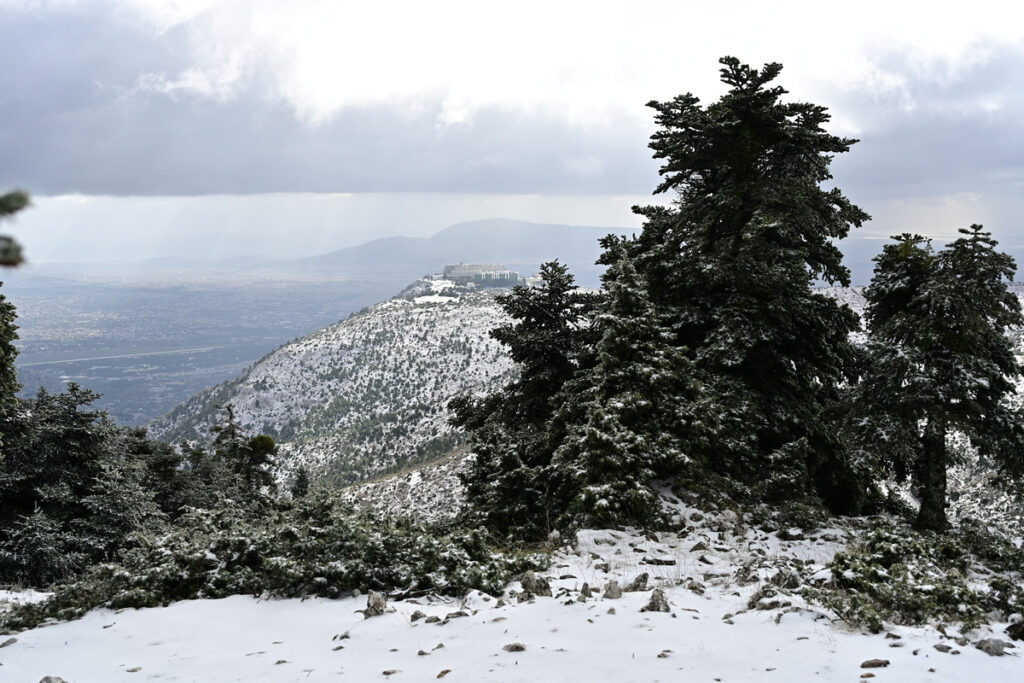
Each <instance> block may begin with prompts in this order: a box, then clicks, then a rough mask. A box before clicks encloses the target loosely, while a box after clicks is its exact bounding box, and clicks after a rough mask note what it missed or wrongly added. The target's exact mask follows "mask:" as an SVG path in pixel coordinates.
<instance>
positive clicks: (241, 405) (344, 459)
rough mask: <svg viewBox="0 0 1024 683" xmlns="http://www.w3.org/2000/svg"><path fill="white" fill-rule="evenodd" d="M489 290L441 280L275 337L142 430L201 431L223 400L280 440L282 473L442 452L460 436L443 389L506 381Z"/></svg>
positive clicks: (359, 467)
mask: <svg viewBox="0 0 1024 683" xmlns="http://www.w3.org/2000/svg"><path fill="white" fill-rule="evenodd" d="M502 315H503V314H502V312H501V310H500V308H499V307H498V306H497V304H496V303H495V302H494V292H489V291H479V292H472V291H459V290H457V289H456V288H454V287H453V286H452V283H450V282H446V281H443V280H434V281H423V282H419V283H416V284H415V285H413V286H412V287H410V288H409V289H407V290H406V291H405V292H403V293H402V295H400V296H398V297H396V298H394V299H391V300H388V301H385V302H383V303H380V304H377V305H376V306H373V307H371V308H369V309H366V310H364V311H362V312H360V313H358V314H356V315H354V316H352V317H351V318H349V319H348V320H345V321H342V322H339V323H337V324H335V325H332V326H330V327H327V328H325V329H323V330H320V331H319V332H316V333H314V334H311V335H309V336H308V337H304V338H302V339H298V340H296V341H294V342H291V343H289V344H286V345H284V346H282V347H281V348H279V349H278V350H276V351H274V352H273V353H271V354H269V355H268V356H266V357H265V358H263V359H262V360H260V361H258V362H257V363H255V364H254V365H253V366H252V367H251V368H250V369H248V370H247V371H246V372H245V373H243V374H242V375H241V376H240V377H238V378H237V379H235V380H232V381H230V382H226V383H224V384H220V385H217V386H215V387H213V388H211V389H209V390H207V391H204V392H202V393H200V394H197V395H196V396H194V397H193V398H192V399H190V400H189V401H188V402H187V403H184V404H182V405H180V406H178V407H177V408H175V409H174V410H173V411H172V412H171V413H170V414H168V415H167V416H166V417H164V418H162V419H160V420H158V421H156V422H155V423H154V424H153V425H152V427H151V431H152V433H153V434H154V435H155V436H157V437H159V438H164V439H169V440H174V441H184V440H190V439H205V438H207V437H208V434H209V431H208V430H209V427H210V426H211V425H212V424H213V423H214V422H215V421H216V420H217V419H218V416H219V414H220V406H224V405H226V404H231V405H232V406H233V407H234V410H235V414H236V416H237V418H238V420H239V422H240V423H241V424H242V426H243V427H244V428H245V429H246V431H247V432H249V433H252V434H256V433H266V434H270V435H272V436H274V437H275V439H276V440H277V441H278V442H279V443H280V445H281V460H282V464H283V466H284V471H285V474H286V475H287V473H288V472H291V471H294V469H295V468H296V467H298V466H299V465H300V464H305V465H307V466H308V467H309V468H310V469H311V470H312V471H313V472H315V473H319V474H323V475H326V476H328V477H329V478H331V479H333V480H335V481H338V482H342V483H348V482H353V481H359V480H361V479H364V478H366V477H368V476H372V475H374V474H377V473H380V472H381V471H384V470H387V469H390V468H396V467H401V466H404V465H409V464H413V463H416V462H422V461H424V460H429V459H432V458H436V457H439V456H442V455H444V454H446V453H449V452H451V451H452V449H454V448H456V447H457V446H458V445H459V443H460V439H461V435H459V434H457V433H456V432H455V431H454V430H453V429H452V428H451V427H450V426H449V425H448V417H449V413H448V410H447V408H446V405H447V403H448V401H450V400H451V399H452V398H453V397H455V396H457V395H460V394H463V393H469V392H475V391H484V390H487V389H489V388H493V387H494V386H496V383H498V382H501V381H504V380H506V379H507V378H508V376H509V373H510V372H511V370H512V363H511V360H510V359H509V358H508V356H507V354H506V353H505V351H504V349H503V348H502V347H501V346H500V345H499V344H498V343H497V342H495V341H493V340H492V339H491V338H490V337H489V336H488V332H489V330H490V329H491V328H493V327H495V325H497V324H499V323H500V322H501V321H502V319H503V318H502Z"/></svg>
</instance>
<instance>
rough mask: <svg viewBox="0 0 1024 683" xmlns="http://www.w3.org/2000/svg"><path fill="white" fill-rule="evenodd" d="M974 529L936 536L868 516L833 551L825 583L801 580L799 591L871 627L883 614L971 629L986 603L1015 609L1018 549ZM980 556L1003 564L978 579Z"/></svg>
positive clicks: (888, 618)
mask: <svg viewBox="0 0 1024 683" xmlns="http://www.w3.org/2000/svg"><path fill="white" fill-rule="evenodd" d="M974 531H975V530H973V529H972V530H964V531H963V532H962V533H961V534H958V535H950V536H943V535H938V534H934V533H930V532H917V531H914V530H912V529H910V528H909V527H906V526H903V525H896V524H893V523H891V522H889V521H880V522H876V523H874V524H873V526H872V528H871V529H870V530H868V531H866V532H865V533H864V534H863V535H862V536H861V537H860V538H859V539H858V541H857V542H856V543H855V544H853V545H851V546H849V548H848V549H847V550H846V551H844V552H839V553H836V555H835V558H834V559H833V561H832V563H831V564H830V565H829V568H830V569H831V570H832V581H831V583H830V584H829V585H828V586H825V587H822V588H805V589H804V591H803V595H804V597H806V598H808V599H810V600H813V601H816V602H818V603H820V604H822V605H824V606H826V607H828V608H830V609H831V610H833V611H834V612H835V613H836V614H837V615H838V616H839V617H840V618H842V619H843V620H844V621H847V622H849V623H851V624H855V625H858V626H863V627H866V628H868V629H869V630H871V631H872V632H875V633H877V632H879V631H881V630H882V629H883V628H884V622H892V623H896V624H923V623H959V624H961V625H962V626H963V628H965V629H971V628H974V627H976V626H978V625H979V624H981V623H983V622H984V621H986V617H987V615H988V613H989V612H991V611H997V612H999V613H1001V614H1002V616H1003V617H1006V616H1008V615H1009V614H1011V613H1013V612H1019V611H1020V610H1021V604H1022V597H1024V592H1022V590H1021V585H1020V582H1021V576H1020V574H1019V573H1018V572H1019V568H1020V567H1022V566H1024V564H1022V562H1024V553H1022V552H1021V550H1020V549H1019V548H1017V547H1016V546H1014V545H1013V544H1012V543H1010V542H1009V541H1007V540H1005V539H1000V538H998V537H996V536H995V535H992V534H989V535H988V536H987V537H986V539H985V540H984V541H979V540H978V537H977V536H976V535H975V533H974ZM997 558H998V561H996V560H997ZM1007 562H1010V563H1014V562H1015V564H1006V563H1007ZM985 563H989V564H990V565H991V566H992V567H993V568H999V569H1011V571H1010V573H1008V574H1007V573H1004V574H1000V575H998V576H996V577H995V578H993V579H992V580H991V581H990V582H989V583H988V584H987V586H986V583H985V582H984V581H983V580H982V578H983V575H984V573H985ZM1000 565H1001V566H1000ZM979 570H980V571H979Z"/></svg>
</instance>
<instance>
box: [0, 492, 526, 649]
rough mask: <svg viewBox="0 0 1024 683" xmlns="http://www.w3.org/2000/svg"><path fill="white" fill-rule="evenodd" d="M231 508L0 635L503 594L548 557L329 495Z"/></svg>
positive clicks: (194, 515)
mask: <svg viewBox="0 0 1024 683" xmlns="http://www.w3.org/2000/svg"><path fill="white" fill-rule="evenodd" d="M248 514H249V513H248V512H247V511H246V510H245V509H244V508H242V507H241V506H238V505H234V504H231V503H230V501H229V502H228V503H226V504H225V505H223V506H222V507H220V508H218V509H215V510H199V509H194V510H190V511H189V512H187V513H186V514H185V515H183V516H182V518H181V519H180V520H179V522H178V524H177V525H176V527H175V528H174V529H173V530H172V531H170V532H169V533H167V534H164V535H162V536H159V537H153V538H147V539H140V541H139V545H138V546H137V547H134V548H132V549H131V550H129V551H127V552H126V553H125V554H124V556H123V557H122V559H121V561H120V562H118V563H116V564H114V563H111V564H100V565H96V566H94V567H92V568H91V569H90V570H89V571H88V572H87V573H86V574H85V575H84V576H83V578H81V579H80V580H78V581H76V582H74V583H71V584H67V585H64V586H61V587H59V588H58V589H57V590H56V592H55V593H54V595H53V597H51V598H50V599H49V600H47V601H45V602H43V603H40V604H38V605H26V606H22V607H19V608H16V609H15V610H13V611H12V612H9V613H7V614H5V615H2V616H0V627H5V628H7V629H23V628H31V627H33V626H35V625H37V624H39V623H41V622H42V621H44V620H46V619H51V618H52V619H59V620H64V619H74V618H77V617H79V616H81V615H82V614H84V613H85V612H87V611H89V610H90V609H92V608H95V607H109V608H112V609H118V608H123V607H153V606H159V605H166V604H169V603H171V602H175V601H177V600H187V599H194V598H221V597H226V596H229V595H264V594H266V595H271V596H275V597H299V596H307V595H315V596H322V597H331V598H333V597H339V596H342V595H344V594H346V593H347V592H348V591H351V590H353V589H356V588H358V589H361V590H364V591H365V590H368V589H374V590H388V589H407V590H420V589H424V590H425V589H429V590H434V591H437V592H439V593H446V594H462V593H464V592H465V591H467V590H469V589H478V590H481V591H485V592H489V593H498V592H500V591H501V590H503V588H504V586H505V585H506V584H507V583H508V582H509V581H510V580H511V577H512V575H513V574H515V573H517V572H521V571H524V570H525V569H527V568H539V567H540V566H542V559H541V556H536V555H533V556H522V557H511V558H510V557H505V556H502V555H499V554H496V553H494V552H492V551H491V550H490V548H489V547H488V537H487V536H486V535H485V534H484V533H483V532H481V531H479V530H468V531H466V530H463V531H452V532H450V533H448V534H446V535H439V534H435V533H431V531H430V530H428V529H427V528H425V527H423V526H419V525H416V524H413V523H410V522H404V521H397V522H394V521H389V520H377V519H371V518H368V517H365V516H358V515H354V514H352V512H351V510H350V509H348V508H347V507H345V506H344V505H343V504H341V503H339V502H338V501H337V499H336V498H335V497H333V496H331V495H330V494H328V493H322V492H320V493H316V494H310V495H309V496H307V497H306V498H304V499H302V500H301V501H298V502H297V503H296V504H295V506H294V507H292V508H290V509H286V510H277V511H274V512H271V513H269V514H268V515H266V516H265V517H264V518H262V519H256V520H250V519H247V515H248Z"/></svg>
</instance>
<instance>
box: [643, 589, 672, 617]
mask: <svg viewBox="0 0 1024 683" xmlns="http://www.w3.org/2000/svg"><path fill="white" fill-rule="evenodd" d="M640 611H641V612H670V611H672V610H671V608H670V607H669V606H668V599H667V598H666V597H665V592H664V591H663V590H661V589H660V588H655V589H654V590H653V591H651V599H650V601H649V602H648V603H647V604H646V605H644V606H643V607H641V608H640Z"/></svg>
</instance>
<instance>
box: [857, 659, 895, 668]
mask: <svg viewBox="0 0 1024 683" xmlns="http://www.w3.org/2000/svg"><path fill="white" fill-rule="evenodd" d="M883 666H889V660H888V659H869V660H867V661H866V662H861V665H860V668H862V669H880V668H882V667H883Z"/></svg>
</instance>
